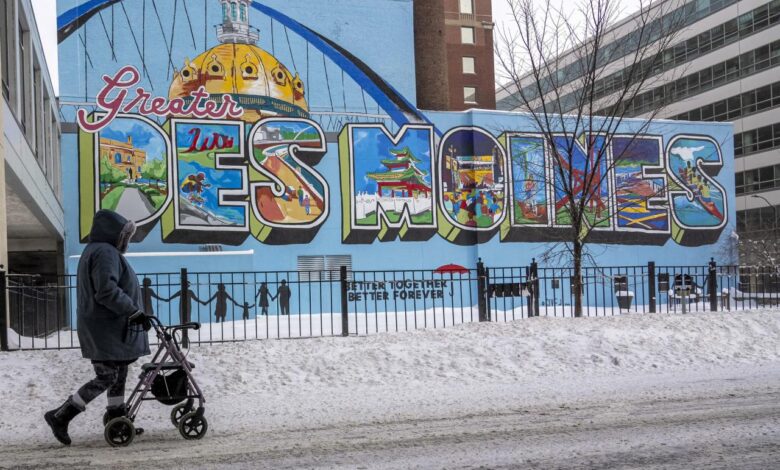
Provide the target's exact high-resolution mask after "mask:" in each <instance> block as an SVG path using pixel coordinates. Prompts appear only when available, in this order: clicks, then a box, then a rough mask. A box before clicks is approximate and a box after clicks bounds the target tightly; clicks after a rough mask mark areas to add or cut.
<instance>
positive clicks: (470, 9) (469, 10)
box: [460, 0, 474, 15]
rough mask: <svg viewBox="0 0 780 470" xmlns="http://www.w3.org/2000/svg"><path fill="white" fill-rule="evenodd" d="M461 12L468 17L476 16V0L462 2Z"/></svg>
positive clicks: (463, 0)
mask: <svg viewBox="0 0 780 470" xmlns="http://www.w3.org/2000/svg"><path fill="white" fill-rule="evenodd" d="M460 12H461V13H465V14H467V15H473V14H474V0H460Z"/></svg>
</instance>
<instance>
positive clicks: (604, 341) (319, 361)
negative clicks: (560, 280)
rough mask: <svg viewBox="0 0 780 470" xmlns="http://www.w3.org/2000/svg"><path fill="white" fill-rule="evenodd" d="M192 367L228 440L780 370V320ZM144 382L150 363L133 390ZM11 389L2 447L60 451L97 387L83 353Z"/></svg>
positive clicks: (160, 428) (2, 388) (51, 358)
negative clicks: (453, 398)
mask: <svg viewBox="0 0 780 470" xmlns="http://www.w3.org/2000/svg"><path fill="white" fill-rule="evenodd" d="M189 359H190V360H191V361H193V362H194V363H195V364H196V369H195V373H196V377H197V379H198V380H199V381H200V384H201V385H202V387H203V389H204V393H205V394H206V396H207V399H208V405H207V408H208V411H207V416H208V417H209V419H210V421H212V423H211V424H212V428H213V429H214V432H216V433H220V432H226V430H230V432H235V431H236V430H237V429H240V428H246V429H257V427H258V426H274V425H279V426H285V425H287V424H289V423H290V422H292V421H295V420H299V421H301V422H304V423H307V424H309V425H313V423H319V422H324V421H323V420H324V417H325V416H339V417H340V419H343V417H345V416H354V413H351V412H349V410H360V411H358V412H359V413H365V414H370V413H373V412H375V411H376V410H377V409H385V410H387V409H392V410H394V411H393V412H394V413H414V411H413V410H412V409H410V406H411V405H409V403H413V402H414V400H413V397H415V396H416V397H422V398H420V400H423V401H425V402H426V403H429V404H432V405H431V406H438V407H447V406H450V405H448V402H447V401H446V400H445V399H444V398H443V397H444V396H449V395H447V394H448V393H449V394H450V395H451V394H452V393H460V394H463V393H465V392H464V391H465V390H468V389H469V387H471V388H479V387H485V386H488V385H491V384H494V385H496V386H498V385H501V386H506V385H509V386H510V387H511V389H512V393H514V394H521V393H525V392H524V388H523V387H524V386H525V384H532V383H535V382H547V381H551V380H552V379H555V380H561V378H562V377H566V381H567V383H571V385H572V386H573V387H576V386H577V385H578V384H581V383H584V382H585V381H588V380H591V379H593V378H594V377H602V378H607V380H608V379H609V377H613V376H618V375H624V376H625V375H631V374H636V375H637V376H639V375H643V376H647V375H648V374H658V373H664V372H669V371H675V370H688V369H690V370H694V369H696V370H699V371H701V370H702V369H707V368H710V367H713V368H715V367H723V366H726V367H732V368H740V367H742V366H743V365H744V366H748V365H750V366H755V365H760V364H770V363H771V364H777V363H780V311H759V312H738V313H725V314H724V313H700V314H690V315H623V316H616V317H601V318H582V319H568V318H557V319H556V318H549V317H548V318H545V317H540V318H533V319H526V320H522V321H517V322H514V323H482V324H479V323H472V324H463V325H457V326H454V327H452V328H447V329H437V330H419V331H413V332H403V333H390V334H379V335H371V336H364V337H350V338H340V337H335V338H315V339H305V340H290V341H248V342H239V343H224V344H214V345H200V346H193V347H192V348H191V350H190V353H189ZM139 362H140V361H139ZM138 371H139V364H138V363H136V364H134V365H133V366H132V369H131V372H130V376H129V377H128V388H131V387H132V386H134V385H135V382H136V377H137V375H138ZM0 377H1V379H0V396H3V397H4V398H3V399H4V404H3V406H2V407H0V435H2V439H3V440H7V439H10V440H11V441H13V442H17V443H18V442H22V441H24V440H27V439H32V440H33V441H32V442H37V441H40V442H42V443H47V442H49V441H50V437H49V435H48V430H47V429H46V428H44V427H42V421H41V416H42V413H43V412H44V411H45V410H46V409H47V408H49V407H53V406H55V405H58V404H59V402H60V401H61V400H62V399H63V398H64V397H66V396H67V395H68V394H70V393H72V392H73V391H74V390H75V389H76V388H77V387H78V386H79V385H81V383H82V382H84V381H85V380H86V379H88V378H90V377H91V366H90V364H89V362H88V361H86V360H83V359H82V358H81V355H80V352H79V351H78V350H63V351H23V352H11V353H3V354H0ZM518 385H519V386H518ZM474 399H477V397H474ZM104 400H105V399H104V398H102V397H100V398H98V400H97V402H96V404H97V406H92V407H90V409H89V410H88V412H87V415H88V417H89V419H83V418H79V419H78V420H77V421H76V422H75V423H74V430H73V434H74V436H76V439H82V440H83V439H89V440H92V441H94V440H100V439H101V436H102V431H100V430H99V426H98V424H97V423H98V421H99V419H100V416H101V414H102V409H101V408H102V407H103V406H104V403H105V401H104ZM383 403H384V404H383ZM337 405H338V406H337ZM405 405H409V406H407V407H405ZM168 412H169V408H167V407H163V406H162V405H160V404H156V403H154V402H149V403H148V404H145V405H144V407H143V408H142V410H141V417H142V418H141V419H142V421H143V423H144V424H143V425H144V426H145V427H147V429H150V430H152V431H153V433H154V432H165V433H166V434H165V435H166V436H167V435H168V434H170V433H171V432H174V433H175V431H172V429H171V426H170V423H168V421H167V420H168V418H167V413H168ZM220 429H222V431H220ZM155 430H156V431H155ZM173 436H175V434H174V435H173ZM169 437H171V436H169ZM171 438H173V437H171Z"/></svg>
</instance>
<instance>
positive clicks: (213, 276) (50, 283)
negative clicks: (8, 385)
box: [0, 261, 780, 350]
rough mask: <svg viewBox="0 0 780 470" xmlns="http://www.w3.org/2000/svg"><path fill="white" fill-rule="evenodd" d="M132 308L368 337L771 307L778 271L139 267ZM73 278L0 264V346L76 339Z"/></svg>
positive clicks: (232, 336) (279, 332)
mask: <svg viewBox="0 0 780 470" xmlns="http://www.w3.org/2000/svg"><path fill="white" fill-rule="evenodd" d="M138 278H139V283H140V285H141V292H142V301H141V302H142V304H143V308H144V310H145V311H146V312H148V313H153V314H155V315H157V316H158V317H159V318H160V319H161V320H162V321H163V323H166V324H177V323H183V322H187V321H198V322H200V323H202V324H203V327H202V328H201V329H200V330H197V331H190V332H189V336H188V337H185V338H183V342H184V344H185V345H189V344H190V343H196V344H202V343H215V342H225V341H244V340H250V339H282V338H307V337H320V336H347V335H369V334H376V333H382V332H398V331H409V330H416V329H421V328H446V327H449V326H452V325H457V324H461V323H469V322H480V321H493V322H507V321H513V320H518V319H522V318H529V317H535V316H551V317H571V316H576V315H577V314H578V313H579V314H580V315H582V316H608V315H619V314H624V313H687V312H700V311H728V310H749V309H755V308H762V307H765V306H779V305H780V268H779V267H754V266H718V265H716V264H715V262H714V261H711V262H710V263H709V264H708V265H706V266H656V265H655V264H654V263H652V262H650V263H648V264H647V265H642V266H612V267H587V268H583V269H582V277H581V279H580V285H581V299H582V302H581V304H582V310H581V312H576V311H575V302H574V300H575V299H574V295H573V292H574V288H573V286H574V285H575V279H574V271H573V269H571V268H554V267H539V266H538V265H537V263H536V262H532V263H531V264H530V265H529V266H522V267H487V266H485V265H484V264H483V263H482V262H479V263H477V267H476V269H471V268H464V267H461V266H457V265H447V266H442V267H440V268H438V269H434V270H422V269H416V270H380V271H348V270H347V269H346V268H345V267H342V268H341V269H340V270H330V271H276V272H232V273H231V272H228V273H209V272H198V273H191V272H188V271H187V270H181V271H180V272H178V273H150V274H139V275H138ZM76 298H77V286H76V278H75V276H59V277H56V278H49V277H43V276H28V275H23V276H22V275H14V274H7V273H5V272H2V271H0V348H1V349H2V350H9V349H63V348H76V347H78V345H79V343H78V330H77V328H78V324H77V319H76V308H77V305H76V304H77V302H76Z"/></svg>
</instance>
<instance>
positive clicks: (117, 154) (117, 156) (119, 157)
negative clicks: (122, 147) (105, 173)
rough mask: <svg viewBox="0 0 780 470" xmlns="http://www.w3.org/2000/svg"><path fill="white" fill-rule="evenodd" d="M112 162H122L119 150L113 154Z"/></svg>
mask: <svg viewBox="0 0 780 470" xmlns="http://www.w3.org/2000/svg"><path fill="white" fill-rule="evenodd" d="M114 163H117V164H118V163H122V155H120V154H119V152H117V153H115V154H114Z"/></svg>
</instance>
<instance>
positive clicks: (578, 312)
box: [571, 236, 582, 317]
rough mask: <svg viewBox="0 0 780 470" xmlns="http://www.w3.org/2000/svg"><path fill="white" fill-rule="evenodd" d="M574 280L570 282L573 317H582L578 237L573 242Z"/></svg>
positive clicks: (580, 246) (580, 256) (580, 250)
mask: <svg viewBox="0 0 780 470" xmlns="http://www.w3.org/2000/svg"><path fill="white" fill-rule="evenodd" d="M573 248H574V249H573V250H572V252H573V258H574V279H573V280H572V293H571V295H572V297H574V316H575V317H581V316H582V242H581V241H580V240H579V236H578V237H577V239H575V240H574V247H573Z"/></svg>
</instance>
